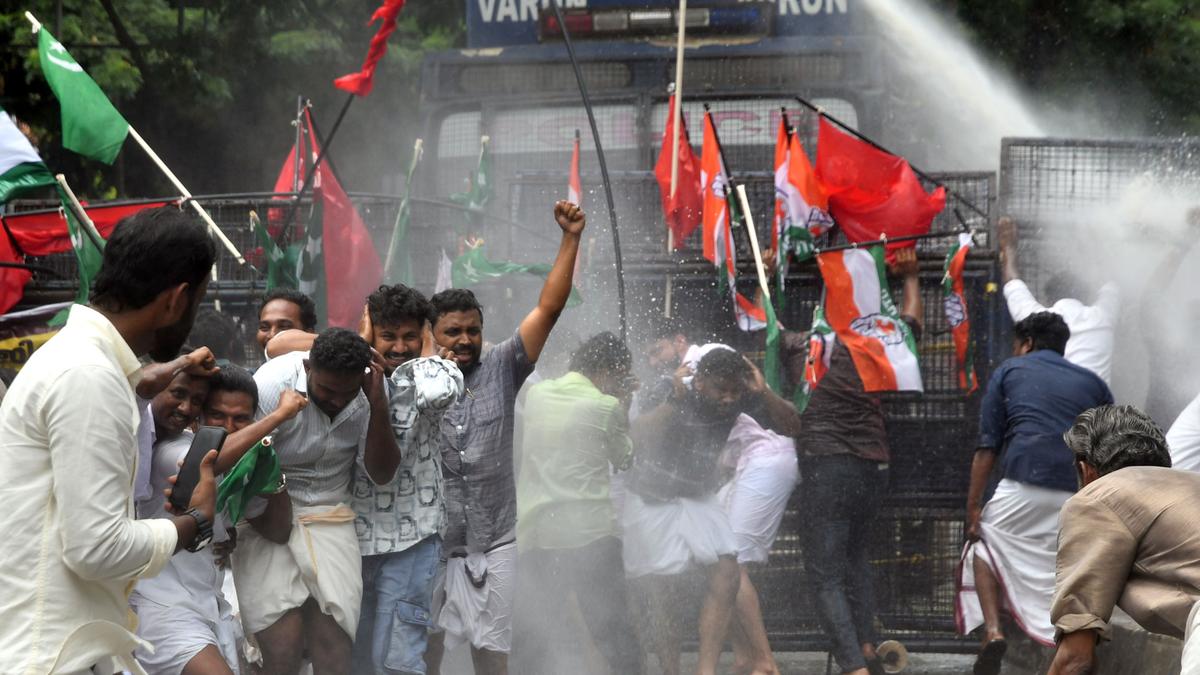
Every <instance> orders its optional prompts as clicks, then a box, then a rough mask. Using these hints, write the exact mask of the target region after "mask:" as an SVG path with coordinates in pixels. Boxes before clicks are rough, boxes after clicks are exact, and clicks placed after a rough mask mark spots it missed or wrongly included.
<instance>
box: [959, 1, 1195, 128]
mask: <svg viewBox="0 0 1200 675" xmlns="http://www.w3.org/2000/svg"><path fill="white" fill-rule="evenodd" d="M941 4H942V5H944V6H945V7H947V9H948V10H950V11H957V14H958V17H959V18H960V19H961V20H962V21H963V22H964V23H965V24H966V26H967V27H968V29H969V30H970V31H971V32H972V33H973V36H972V37H973V40H974V41H975V42H976V43H977V44H979V45H980V46H981V47H982V48H983V49H984V50H985V51H987V52H990V53H991V54H993V55H994V56H996V57H998V58H999V59H1000V60H1001V61H1002V62H1003V63H1004V64H1005V65H1006V66H1008V68H1009V69H1011V71H1012V72H1013V73H1014V74H1015V76H1016V77H1017V79H1018V81H1019V82H1021V83H1022V84H1023V85H1024V86H1026V87H1027V88H1029V89H1030V90H1031V91H1038V92H1039V94H1040V95H1042V96H1048V97H1050V98H1051V99H1052V100H1053V101H1055V102H1057V103H1059V104H1061V105H1062V107H1063V108H1064V109H1071V110H1079V109H1091V110H1094V111H1096V112H1098V113H1099V116H1100V117H1102V118H1103V119H1104V120H1105V121H1107V122H1108V123H1109V127H1110V128H1114V129H1131V130H1132V131H1134V132H1142V133H1178V132H1188V133H1196V132H1200V111H1197V110H1196V106H1195V95H1196V94H1195V92H1196V91H1197V90H1200V67H1197V66H1198V65H1200V1H1198V0H1057V1H1055V2H1045V1H1043V0H1006V1H1005V2H996V0H941Z"/></svg>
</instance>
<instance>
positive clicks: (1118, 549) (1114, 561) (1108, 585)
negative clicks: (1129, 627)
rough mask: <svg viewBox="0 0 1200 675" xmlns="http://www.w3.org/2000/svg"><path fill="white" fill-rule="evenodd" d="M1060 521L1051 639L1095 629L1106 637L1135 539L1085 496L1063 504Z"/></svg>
mask: <svg viewBox="0 0 1200 675" xmlns="http://www.w3.org/2000/svg"><path fill="white" fill-rule="evenodd" d="M1060 522H1061V524H1062V525H1061V529H1060V530H1059V534H1058V557H1057V564H1056V567H1057V569H1056V572H1055V584H1054V600H1053V603H1052V604H1051V607H1050V621H1051V622H1052V623H1053V624H1054V630H1055V636H1056V638H1061V637H1062V636H1063V635H1064V634H1067V633H1074V632H1078V631H1081V630H1089V629H1095V630H1098V631H1099V632H1100V635H1101V636H1102V637H1106V638H1107V637H1108V631H1109V625H1108V622H1109V620H1110V619H1111V618H1112V611H1113V607H1115V606H1116V604H1117V600H1118V599H1119V598H1120V597H1121V593H1122V591H1123V590H1124V588H1125V580H1126V579H1127V578H1128V577H1129V572H1130V570H1131V568H1132V566H1133V560H1134V556H1135V555H1136V553H1137V540H1136V539H1135V538H1134V536H1133V534H1132V533H1130V531H1129V529H1128V528H1127V527H1126V526H1125V524H1124V523H1123V522H1122V521H1121V519H1120V518H1119V517H1118V516H1117V515H1116V514H1115V513H1113V511H1112V509H1110V508H1109V507H1108V506H1106V505H1104V504H1102V503H1100V502H1097V501H1095V500H1093V499H1090V498H1089V497H1088V496H1087V495H1085V494H1079V495H1076V496H1074V497H1072V498H1071V499H1070V500H1068V501H1067V503H1066V505H1065V506H1063V510H1062V514H1061V517H1060Z"/></svg>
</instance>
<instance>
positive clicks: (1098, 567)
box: [1049, 406, 1200, 675]
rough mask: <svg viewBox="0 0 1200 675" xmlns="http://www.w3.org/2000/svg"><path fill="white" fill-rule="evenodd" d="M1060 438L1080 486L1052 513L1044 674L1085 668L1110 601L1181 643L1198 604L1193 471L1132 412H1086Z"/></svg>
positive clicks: (1197, 500)
mask: <svg viewBox="0 0 1200 675" xmlns="http://www.w3.org/2000/svg"><path fill="white" fill-rule="evenodd" d="M1065 439H1066V441H1067V445H1068V447H1070V449H1071V451H1072V452H1074V453H1075V462H1076V468H1077V470H1078V471H1079V475H1080V483H1081V484H1082V485H1083V488H1082V489H1081V490H1080V491H1079V492H1078V493H1076V494H1075V495H1074V496H1073V497H1071V499H1069V500H1068V501H1067V503H1066V505H1065V506H1064V507H1063V510H1062V514H1061V516H1060V523H1061V529H1060V531H1059V537H1058V571H1057V575H1056V583H1055V593H1054V603H1053V605H1052V608H1051V612H1050V614H1051V620H1052V621H1053V622H1054V627H1055V631H1056V633H1057V637H1058V652H1057V653H1056V654H1055V656H1054V662H1053V664H1052V665H1051V667H1050V673H1049V675H1075V674H1082V673H1090V672H1093V670H1092V669H1093V668H1094V667H1095V665H1096V664H1095V658H1096V657H1095V650H1096V643H1097V641H1098V640H1099V639H1100V638H1106V637H1107V634H1108V631H1109V624H1108V621H1109V619H1110V617H1111V616H1112V610H1113V606H1114V605H1120V607H1121V609H1123V610H1124V611H1125V612H1126V613H1128V614H1129V616H1131V617H1133V619H1134V620H1135V621H1137V622H1138V623H1139V624H1141V626H1142V627H1143V628H1145V629H1146V630H1148V631H1151V632H1154V633H1162V634H1164V635H1171V636H1173V637H1177V638H1182V637H1183V635H1184V629H1185V627H1186V625H1187V620H1188V613H1189V612H1190V611H1191V609H1192V606H1193V605H1195V604H1196V601H1197V600H1200V537H1196V535H1195V532H1196V523H1197V522H1200V474H1196V473H1192V472H1190V471H1179V470H1175V469H1171V468H1169V467H1170V466H1171V456H1170V452H1169V451H1168V450H1167V443H1166V441H1165V440H1164V438H1163V434H1162V431H1161V430H1160V429H1159V428H1158V427H1157V426H1156V425H1155V424H1154V421H1153V420H1151V419H1150V417H1149V416H1148V415H1146V414H1145V413H1143V412H1142V411H1140V410H1138V409H1137V408H1134V407H1132V406H1101V407H1099V408H1093V409H1091V410H1088V411H1086V412H1084V413H1083V414H1082V415H1080V416H1079V417H1078V419H1076V421H1075V425H1074V426H1072V427H1071V429H1070V430H1069V431H1068V432H1067V433H1066V434H1065Z"/></svg>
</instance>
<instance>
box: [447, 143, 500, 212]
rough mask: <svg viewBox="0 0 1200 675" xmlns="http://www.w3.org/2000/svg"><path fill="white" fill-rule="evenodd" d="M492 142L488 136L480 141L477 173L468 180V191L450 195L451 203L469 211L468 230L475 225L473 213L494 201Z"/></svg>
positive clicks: (476, 166)
mask: <svg viewBox="0 0 1200 675" xmlns="http://www.w3.org/2000/svg"><path fill="white" fill-rule="evenodd" d="M490 142H491V139H489V138H488V137H487V136H483V137H482V138H480V139H479V162H478V163H476V165H475V171H474V172H473V173H472V174H471V176H470V178H469V180H468V188H467V191H466V192H459V193H456V194H452V195H450V201H452V202H454V203H456V204H461V205H462V206H464V207H465V208H467V209H468V212H467V214H466V216H467V227H468V228H470V227H471V226H472V225H473V224H474V221H473V216H474V215H475V213H472V212H479V211H482V210H483V209H484V207H486V206H487V205H488V202H490V201H492V195H493V192H492V176H491V173H492V158H491V154H490V153H489V152H488V145H489V144H490Z"/></svg>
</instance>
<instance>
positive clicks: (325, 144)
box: [280, 94, 355, 236]
mask: <svg viewBox="0 0 1200 675" xmlns="http://www.w3.org/2000/svg"><path fill="white" fill-rule="evenodd" d="M354 99H355V95H354V94H347V95H346V102H345V103H343V104H342V109H341V111H340V112H338V116H337V119H336V120H334V121H333V127H331V128H330V129H329V135H327V136H326V137H325V138H323V139H321V151H320V152H318V153H317V158H316V159H314V160H313V163H312V166H310V167H308V171H307V172H306V173H305V174H304V183H303V184H301V185H300V189H299V190H296V196H295V198H294V199H293V200H292V208H290V209H288V214H287V218H286V219H285V220H284V221H283V227H282V228H281V229H280V232H282V233H283V235H284V236H287V234H288V232H289V231H290V230H291V229H292V223H294V222H295V221H296V212H297V211H299V210H300V198H301V197H303V196H304V193H305V192H308V188H310V187H312V183H313V179H314V178H316V175H317V167H319V166H321V162H323V161H325V155H326V153H328V152H329V145H330V143H332V142H333V137H334V136H335V135H337V132H338V129H339V128H340V127H341V126H342V120H344V119H345V118H346V112H347V111H348V110H350V104H351V103H354ZM310 142H311V141H310Z"/></svg>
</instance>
